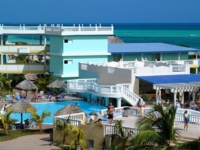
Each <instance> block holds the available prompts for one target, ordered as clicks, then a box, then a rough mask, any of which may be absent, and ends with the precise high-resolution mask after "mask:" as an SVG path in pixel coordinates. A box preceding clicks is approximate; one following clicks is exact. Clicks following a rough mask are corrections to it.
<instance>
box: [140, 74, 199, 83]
mask: <svg viewBox="0 0 200 150" xmlns="http://www.w3.org/2000/svg"><path fill="white" fill-rule="evenodd" d="M137 78H138V79H140V80H142V81H145V82H148V83H151V84H167V83H168V84H169V83H190V82H200V75H197V74H180V75H158V76H137Z"/></svg>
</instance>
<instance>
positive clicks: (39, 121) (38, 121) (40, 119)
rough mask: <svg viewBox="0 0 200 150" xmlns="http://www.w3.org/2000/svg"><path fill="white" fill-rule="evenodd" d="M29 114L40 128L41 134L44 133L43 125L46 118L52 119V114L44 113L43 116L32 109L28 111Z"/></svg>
mask: <svg viewBox="0 0 200 150" xmlns="http://www.w3.org/2000/svg"><path fill="white" fill-rule="evenodd" d="M28 112H30V113H31V120H32V121H34V122H36V125H37V126H39V129H40V133H42V123H43V122H44V119H45V118H46V117H51V112H46V111H43V112H42V115H41V116H40V115H39V114H37V113H36V112H35V110H33V109H31V108H30V109H28Z"/></svg>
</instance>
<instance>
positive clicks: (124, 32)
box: [4, 23, 200, 49]
mask: <svg viewBox="0 0 200 150" xmlns="http://www.w3.org/2000/svg"><path fill="white" fill-rule="evenodd" d="M4 25H19V24H6V23H5V24H4ZM26 25H28V26H32V25H39V23H38V24H26ZM47 25H48V24H47ZM64 25H67V26H69V25H71V26H72V25H73V24H64ZM77 25H78V24H77ZM85 25H86V26H87V25H88V24H85ZM92 25H94V24H92ZM101 25H102V26H110V25H111V24H101ZM113 25H114V34H115V35H116V36H118V37H119V38H120V39H122V40H123V41H124V42H125V43H150V42H156V43H157V42H161V43H168V44H174V45H181V46H187V47H191V48H197V49H200V24H113ZM16 40H17V41H20V40H23V41H25V42H28V43H29V44H39V36H8V41H9V42H12V41H16ZM47 43H49V38H48V39H47Z"/></svg>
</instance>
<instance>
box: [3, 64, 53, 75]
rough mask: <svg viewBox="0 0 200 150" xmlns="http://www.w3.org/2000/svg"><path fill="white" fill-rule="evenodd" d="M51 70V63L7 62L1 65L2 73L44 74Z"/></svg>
mask: <svg viewBox="0 0 200 150" xmlns="http://www.w3.org/2000/svg"><path fill="white" fill-rule="evenodd" d="M48 71H49V65H43V64H6V65H0V72H1V73H11V74H23V73H37V74H43V73H45V72H48Z"/></svg>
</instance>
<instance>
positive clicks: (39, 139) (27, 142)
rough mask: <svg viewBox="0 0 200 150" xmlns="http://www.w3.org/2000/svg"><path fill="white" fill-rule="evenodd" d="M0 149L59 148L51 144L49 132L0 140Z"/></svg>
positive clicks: (50, 149)
mask: <svg viewBox="0 0 200 150" xmlns="http://www.w3.org/2000/svg"><path fill="white" fill-rule="evenodd" d="M0 150H61V149H60V148H59V147H57V146H54V145H52V142H51V141H50V135H49V134H39V135H27V136H22V137H19V138H16V139H13V140H10V141H5V142H0Z"/></svg>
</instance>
